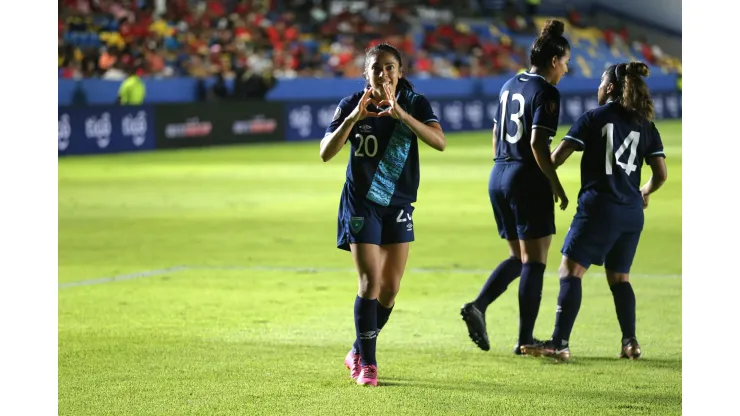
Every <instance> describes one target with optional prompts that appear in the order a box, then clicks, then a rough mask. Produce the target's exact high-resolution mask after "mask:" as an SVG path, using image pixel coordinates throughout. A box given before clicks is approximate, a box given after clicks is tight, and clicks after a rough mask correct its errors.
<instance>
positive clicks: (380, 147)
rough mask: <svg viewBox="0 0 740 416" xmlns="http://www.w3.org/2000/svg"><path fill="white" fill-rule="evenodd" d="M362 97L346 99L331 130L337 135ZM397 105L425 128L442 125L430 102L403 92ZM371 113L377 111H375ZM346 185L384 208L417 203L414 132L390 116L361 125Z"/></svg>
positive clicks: (352, 139) (352, 138) (353, 135)
mask: <svg viewBox="0 0 740 416" xmlns="http://www.w3.org/2000/svg"><path fill="white" fill-rule="evenodd" d="M363 93H364V91H363V92H358V93H355V94H353V95H351V96H349V97H345V98H343V99H342V100H341V102H340V103H339V106H338V107H337V109H336V112H335V113H334V119H333V120H332V122H331V123H330V124H329V126H328V127H327V129H326V135H328V134H330V133H332V132H334V131H335V130H336V129H338V128H339V126H340V125H341V124H342V122H343V121H344V119H345V118H347V116H348V115H349V114H350V113H351V112H352V111H353V110H354V109H355V107H357V104H358V103H359V101H360V98H362V95H363ZM396 105H400V106H401V107H402V108H403V109H404V110H405V111H406V112H407V113H408V114H409V115H411V116H412V117H414V118H415V119H417V120H418V121H420V122H422V123H430V122H439V119H438V118H437V116H436V115H435V114H434V112H433V111H432V107H431V105H430V104H429V101H428V100H427V99H426V97H424V96H423V95H421V94H417V93H415V92H413V91H411V90H407V89H402V90H400V91H398V92H397V93H396ZM369 109H370V110H371V111H378V110H377V109H376V108H374V106H372V105H371V106H370V107H369ZM347 139H348V140H349V142H350V143H351V150H350V155H349V162H348V164H347V184H348V185H349V189H350V191H351V192H353V193H354V195H355V196H356V197H357V198H365V199H367V200H369V201H372V202H374V203H376V204H378V205H381V206H385V207H387V206H403V205H405V204H410V203H412V202H416V196H417V191H418V188H419V145H418V140H417V137H416V135H415V134H414V132H413V131H412V130H411V129H410V128H409V127H408V126H406V125H405V124H403V123H401V122H400V121H399V120H396V119H394V118H393V117H391V116H383V117H368V118H365V119H363V120H360V121H358V122H357V123H356V124H355V125H354V127H353V128H352V131H351V132H350V134H349V136H348V137H347Z"/></svg>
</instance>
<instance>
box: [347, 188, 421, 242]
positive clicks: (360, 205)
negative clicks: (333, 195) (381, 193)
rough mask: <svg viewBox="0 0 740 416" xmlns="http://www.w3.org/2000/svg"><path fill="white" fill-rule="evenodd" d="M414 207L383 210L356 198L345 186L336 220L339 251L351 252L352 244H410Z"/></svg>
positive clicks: (393, 207) (390, 207) (412, 239)
mask: <svg viewBox="0 0 740 416" xmlns="http://www.w3.org/2000/svg"><path fill="white" fill-rule="evenodd" d="M413 212H414V207H413V206H411V204H405V205H403V206H397V207H395V206H388V207H384V206H381V205H378V204H376V203H374V202H372V201H368V200H367V199H365V198H363V197H358V196H356V195H353V193H352V192H351V191H350V190H349V186H348V185H347V184H345V186H344V189H343V190H342V197H341V200H340V202H339V213H338V216H337V248H340V249H342V250H347V251H350V247H349V245H350V244H363V243H365V244H375V245H378V246H381V245H385V244H398V243H409V242H412V241H414V220H413V219H412V215H411V214H412V213H413Z"/></svg>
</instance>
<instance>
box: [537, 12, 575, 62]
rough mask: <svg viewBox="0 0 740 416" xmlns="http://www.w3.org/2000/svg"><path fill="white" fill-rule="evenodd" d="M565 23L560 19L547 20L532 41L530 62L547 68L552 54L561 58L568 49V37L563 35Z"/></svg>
mask: <svg viewBox="0 0 740 416" xmlns="http://www.w3.org/2000/svg"><path fill="white" fill-rule="evenodd" d="M564 31H565V24H564V23H563V22H561V21H560V20H548V21H547V22H545V26H544V27H543V28H542V32H540V35H539V36H538V37H537V39H535V40H534V43H532V49H531V50H530V51H529V62H530V64H532V65H534V66H536V67H538V68H543V69H544V68H547V67H549V66H550V62H552V58H553V57H554V56H556V57H558V59H559V58H562V57H563V56H565V53H566V52H567V51H569V50H570V43H568V39H566V38H565V37H563V32H564Z"/></svg>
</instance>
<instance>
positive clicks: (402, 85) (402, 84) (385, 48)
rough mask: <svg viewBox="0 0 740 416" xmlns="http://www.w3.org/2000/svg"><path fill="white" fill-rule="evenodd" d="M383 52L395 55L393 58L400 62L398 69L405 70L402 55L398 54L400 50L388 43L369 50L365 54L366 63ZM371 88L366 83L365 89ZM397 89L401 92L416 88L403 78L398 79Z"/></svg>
mask: <svg viewBox="0 0 740 416" xmlns="http://www.w3.org/2000/svg"><path fill="white" fill-rule="evenodd" d="M381 52H385V53H390V54H391V55H393V57H394V58H396V60H397V61H398V68H399V69H403V60H401V53H400V52H398V49H396V48H394V47H393V46H391V45H389V44H387V43H381V44H379V45H375V46H373V47H372V48H370V49H368V50H367V52H366V53H365V62H368V61H369V60H370V57H371V56H375V55H378V54H379V53H381ZM366 72H367V71H366ZM369 86H370V84H369V83H366V85H365V88H367V87H369ZM396 89H397V90H398V91H401V90H402V89H407V90H409V91H413V90H414V86H413V84H411V81H409V80H408V79H406V78H405V77H401V78H398V86H397V87H396Z"/></svg>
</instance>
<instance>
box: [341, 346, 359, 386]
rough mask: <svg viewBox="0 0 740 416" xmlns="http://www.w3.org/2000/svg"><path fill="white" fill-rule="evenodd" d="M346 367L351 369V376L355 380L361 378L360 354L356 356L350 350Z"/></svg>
mask: <svg viewBox="0 0 740 416" xmlns="http://www.w3.org/2000/svg"><path fill="white" fill-rule="evenodd" d="M344 366H345V367H347V369H349V376H350V378H352V379H353V380H355V379H357V377H359V376H360V369H361V368H360V354H355V353H353V352H352V350H349V352H348V353H347V356H346V357H345V358H344Z"/></svg>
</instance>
